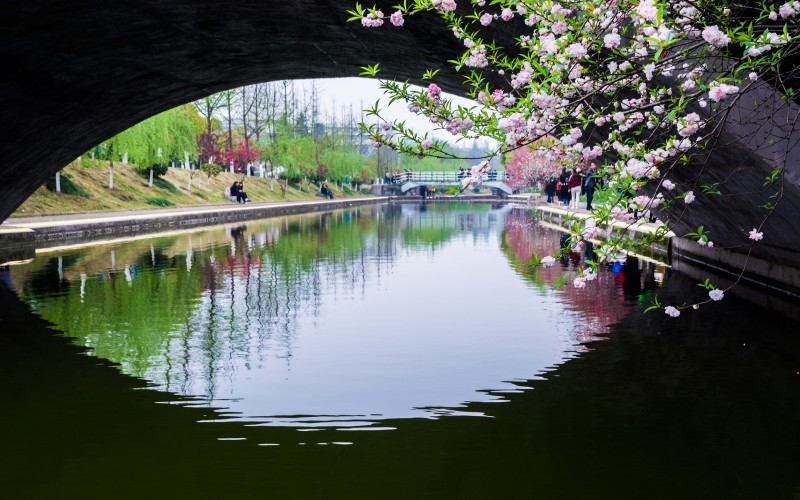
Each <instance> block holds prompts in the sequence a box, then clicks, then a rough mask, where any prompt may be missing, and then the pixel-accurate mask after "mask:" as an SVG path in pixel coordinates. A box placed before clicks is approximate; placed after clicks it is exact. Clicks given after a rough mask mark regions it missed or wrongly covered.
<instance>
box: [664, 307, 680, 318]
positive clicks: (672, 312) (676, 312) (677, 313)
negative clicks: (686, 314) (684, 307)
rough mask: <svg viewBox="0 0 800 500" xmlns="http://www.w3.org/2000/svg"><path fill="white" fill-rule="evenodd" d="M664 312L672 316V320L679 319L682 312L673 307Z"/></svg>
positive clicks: (665, 309) (666, 308)
mask: <svg viewBox="0 0 800 500" xmlns="http://www.w3.org/2000/svg"><path fill="white" fill-rule="evenodd" d="M664 312H665V313H666V314H667V316H670V317H672V318H677V317H678V316H680V315H681V312H680V311H679V310H678V309H676V308H675V307H672V306H667V307H665V308H664Z"/></svg>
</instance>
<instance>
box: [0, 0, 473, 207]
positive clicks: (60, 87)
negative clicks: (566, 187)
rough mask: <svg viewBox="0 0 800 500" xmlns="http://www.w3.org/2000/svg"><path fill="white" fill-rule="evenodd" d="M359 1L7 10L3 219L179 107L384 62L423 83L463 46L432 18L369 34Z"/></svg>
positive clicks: (193, 1) (37, 1) (0, 35)
mask: <svg viewBox="0 0 800 500" xmlns="http://www.w3.org/2000/svg"><path fill="white" fill-rule="evenodd" d="M379 3H380V2H379ZM386 3H387V4H388V2H386ZM354 5H355V1H354V0H296V1H292V2H279V1H264V0H238V1H235V2H220V1H203V0H181V1H174V0H155V1H126V2H107V1H100V0H96V1H90V0H78V1H76V2H60V1H56V0H31V1H29V2H24V3H20V4H19V6H17V7H14V8H13V9H6V12H5V13H4V14H3V19H2V21H0V41H1V42H0V57H2V60H3V61H4V70H3V76H2V78H0V95H2V96H3V100H4V102H3V106H2V107H0V130H1V131H2V132H0V136H2V137H3V140H2V145H0V191H2V196H1V197H0V220H2V219H5V218H6V217H7V216H8V215H9V214H10V213H11V212H12V211H13V210H14V209H15V208H16V207H17V206H19V205H20V204H21V203H22V202H23V201H24V200H25V199H26V198H27V197H28V196H30V194H31V193H33V191H34V190H36V188H38V187H39V186H41V185H42V183H43V182H44V180H45V179H46V178H47V176H49V175H52V174H53V173H54V172H56V171H57V170H59V169H60V168H62V167H63V166H64V165H66V164H67V163H69V162H70V161H71V160H73V159H75V158H76V157H77V156H78V155H80V154H82V153H83V152H85V151H86V150H88V149H89V148H91V147H92V146H94V145H96V144H98V143H100V142H102V141H104V140H105V139H107V138H108V137H111V136H113V135H114V134H116V133H119V132H120V131H122V130H125V129H126V128H128V127H130V126H132V125H134V124H136V123H138V122H139V121H141V120H143V119H145V118H147V117H149V116H152V115H154V114H156V113H159V112H161V111H164V110H166V109H169V108H171V107H174V106H176V105H179V104H182V103H185V102H189V101H192V100H195V99H198V98H201V97H204V96H207V95H209V94H211V93H214V92H218V91H220V90H224V89H229V88H234V87H237V86H241V85H246V84H252V83H257V82H264V81H274V80H282V79H298V78H328V77H349V76H358V74H359V72H360V67H361V66H365V65H367V64H374V63H376V62H380V63H381V67H382V68H383V71H382V73H381V74H385V75H387V76H389V75H391V76H395V77H399V78H401V79H410V80H415V79H416V80H418V79H419V78H420V77H421V76H422V74H423V72H424V71H425V70H426V69H429V68H432V67H438V66H441V64H442V61H444V60H446V59H448V58H453V57H454V56H457V55H458V54H459V53H460V51H459V47H458V44H457V43H456V40H455V39H454V38H453V37H452V36H450V35H449V32H448V31H447V29H446V28H445V27H444V26H443V25H442V24H441V23H440V22H439V21H438V20H437V19H436V18H435V17H433V16H427V17H426V16H421V17H420V18H415V20H414V22H413V23H407V25H406V26H405V27H403V28H395V27H393V26H391V25H389V24H388V23H387V25H386V26H384V27H383V28H380V29H365V28H363V27H362V26H361V24H360V23H348V22H346V19H347V17H348V15H347V13H346V10H347V9H349V8H352V7H353V6H354ZM384 11H385V12H387V13H388V12H390V10H389V7H388V6H387V7H386V8H385V9H384ZM443 55H444V56H445V57H444V58H443V57H442V56H443ZM437 82H438V83H439V84H440V85H442V86H443V87H445V88H449V89H450V90H456V89H457V88H458V83H459V82H460V77H459V76H458V75H456V74H455V73H454V72H452V71H448V70H447V69H446V68H444V71H443V72H442V74H441V75H440V77H439V78H438V79H437Z"/></svg>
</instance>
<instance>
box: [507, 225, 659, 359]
mask: <svg viewBox="0 0 800 500" xmlns="http://www.w3.org/2000/svg"><path fill="white" fill-rule="evenodd" d="M560 236H561V234H560V233H559V232H558V231H555V230H552V229H548V228H545V227H543V226H542V225H540V224H539V221H538V220H537V219H536V218H535V216H534V215H533V213H532V212H531V211H529V210H519V209H515V210H513V211H512V212H511V213H510V214H509V215H508V217H507V218H506V222H505V228H504V234H503V242H502V248H503V250H504V252H505V253H506V256H507V257H508V259H509V262H510V264H511V265H512V266H513V267H514V269H515V270H516V271H517V272H518V273H519V274H520V276H522V277H523V278H524V279H525V280H526V281H528V282H529V283H532V284H533V285H535V286H536V287H537V288H539V289H540V290H541V291H542V293H545V290H549V289H550V288H551V287H552V283H554V282H555V281H556V279H558V278H559V277H560V276H562V275H563V274H564V273H573V274H574V273H577V272H578V269H579V268H580V267H585V265H584V261H585V260H589V259H591V258H593V255H592V253H591V252H592V248H591V246H587V248H585V250H584V252H583V253H576V252H569V253H568V254H567V255H565V256H564V257H563V258H562V259H561V261H560V263H557V264H556V265H555V266H553V267H550V268H544V267H542V266H536V267H535V268H532V267H531V266H530V265H529V261H530V259H531V256H533V255H538V256H539V257H543V256H546V255H553V254H554V253H556V252H557V251H558V250H559V247H560ZM659 267H660V268H662V269H658V268H659ZM657 269H658V270H659V271H660V272H661V273H662V275H663V265H662V266H658V265H656V264H654V263H652V262H646V261H643V260H639V259H636V258H634V257H628V258H626V259H625V261H624V263H621V262H618V263H616V264H614V263H610V264H606V265H601V266H600V269H599V272H598V275H597V279H596V282H593V283H590V284H589V285H587V287H586V288H584V289H578V288H575V287H574V286H572V285H571V284H570V285H566V286H564V287H561V288H559V289H558V290H557V293H558V294H560V295H561V296H562V297H563V298H564V300H565V301H566V302H567V304H569V306H570V307H571V308H572V309H574V310H576V311H581V312H582V313H583V314H584V316H583V317H584V318H585V319H584V321H585V323H584V327H583V328H582V329H581V330H580V331H576V332H573V335H572V337H573V339H574V341H575V342H576V343H585V342H587V341H590V340H593V339H595V338H597V336H598V335H601V334H603V333H605V332H606V330H607V327H608V326H609V325H612V324H615V323H617V322H619V321H620V320H621V319H622V317H623V316H624V315H625V314H627V313H628V312H629V311H630V304H631V302H639V303H645V302H649V298H650V296H651V294H652V293H653V290H654V289H655V288H657V287H658V286H659V283H657V282H656V279H655V273H656V270H657ZM609 290H610V291H611V293H608V291H609ZM600 291H602V292H600ZM598 292H600V293H598Z"/></svg>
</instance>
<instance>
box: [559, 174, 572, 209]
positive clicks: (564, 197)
mask: <svg viewBox="0 0 800 500" xmlns="http://www.w3.org/2000/svg"><path fill="white" fill-rule="evenodd" d="M567 182H569V174H568V173H567V169H566V168H564V169H562V170H561V175H560V176H559V177H558V183H559V184H560V185H559V189H558V199H559V200H561V203H563V204H564V205H568V204H569V188H568V187H567Z"/></svg>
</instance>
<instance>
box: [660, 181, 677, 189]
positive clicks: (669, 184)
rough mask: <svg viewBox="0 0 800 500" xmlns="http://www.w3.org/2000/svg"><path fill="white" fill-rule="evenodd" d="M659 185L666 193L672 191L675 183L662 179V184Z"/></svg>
mask: <svg viewBox="0 0 800 500" xmlns="http://www.w3.org/2000/svg"><path fill="white" fill-rule="evenodd" d="M661 185H662V186H664V189H666V190H667V191H672V190H673V189H675V183H674V182H672V181H671V180H669V179H664V182H662V183H661Z"/></svg>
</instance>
